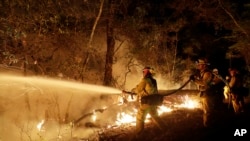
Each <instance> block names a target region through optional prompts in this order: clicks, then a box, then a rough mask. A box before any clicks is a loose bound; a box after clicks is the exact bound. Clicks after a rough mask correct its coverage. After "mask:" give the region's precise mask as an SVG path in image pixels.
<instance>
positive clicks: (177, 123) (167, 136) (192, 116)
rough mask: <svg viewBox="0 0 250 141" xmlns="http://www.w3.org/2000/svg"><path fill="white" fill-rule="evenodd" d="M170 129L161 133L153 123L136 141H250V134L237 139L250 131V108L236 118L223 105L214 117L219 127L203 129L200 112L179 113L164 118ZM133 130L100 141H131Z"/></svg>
mask: <svg viewBox="0 0 250 141" xmlns="http://www.w3.org/2000/svg"><path fill="white" fill-rule="evenodd" d="M161 117H162V119H164V121H165V122H166V124H167V126H168V129H166V130H165V131H160V130H159V129H158V128H157V127H156V126H155V125H154V124H153V123H151V122H150V123H147V124H146V126H145V127H146V128H145V130H144V132H143V133H142V134H141V135H140V136H139V137H138V138H137V139H135V140H137V141H165V140H167V141H210V140H217V139H228V138H230V139H231V140H232V139H233V140H237V141H241V140H249V139H250V133H246V134H245V135H244V136H234V134H235V131H236V129H239V130H241V129H246V130H247V131H248V132H249V131H250V124H249V119H250V105H249V103H247V105H246V111H245V113H242V114H240V115H235V114H234V113H233V109H232V107H228V104H227V103H224V104H223V105H222V107H220V108H218V111H217V113H216V115H215V117H214V118H215V119H216V125H215V126H214V127H211V128H204V127H203V125H202V111H201V110H200V109H191V110H190V109H178V110H175V111H173V112H171V113H166V114H164V115H162V116H161ZM133 131H134V126H130V127H119V128H114V129H109V130H105V131H103V132H101V133H99V140H100V141H128V140H131V138H132V136H133V133H134V132H133Z"/></svg>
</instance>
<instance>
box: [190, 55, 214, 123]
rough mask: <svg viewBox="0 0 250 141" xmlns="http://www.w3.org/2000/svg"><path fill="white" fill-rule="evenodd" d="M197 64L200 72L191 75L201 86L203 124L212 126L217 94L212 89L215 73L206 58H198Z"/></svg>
mask: <svg viewBox="0 0 250 141" xmlns="http://www.w3.org/2000/svg"><path fill="white" fill-rule="evenodd" d="M196 65H197V69H198V70H199V74H198V75H191V76H190V79H191V80H193V82H195V84H196V85H197V86H198V88H199V95H200V98H201V103H202V110H203V125H204V127H210V126H212V125H213V124H214V121H213V120H214V119H213V117H212V115H213V112H214V108H215V102H214V99H215V94H214V91H213V89H212V85H213V81H212V80H213V74H212V71H210V70H209V68H208V65H209V63H208V62H207V60H206V59H198V61H197V62H196Z"/></svg>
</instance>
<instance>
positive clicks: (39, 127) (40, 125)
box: [36, 119, 44, 131]
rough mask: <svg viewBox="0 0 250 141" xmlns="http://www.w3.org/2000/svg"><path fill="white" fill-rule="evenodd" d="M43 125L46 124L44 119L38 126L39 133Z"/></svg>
mask: <svg viewBox="0 0 250 141" xmlns="http://www.w3.org/2000/svg"><path fill="white" fill-rule="evenodd" d="M43 124H44V119H43V120H42V121H41V122H39V123H38V124H37V125H36V128H37V129H38V131H41V129H42V126H43Z"/></svg>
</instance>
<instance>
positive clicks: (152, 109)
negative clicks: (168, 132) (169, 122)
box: [136, 104, 166, 134]
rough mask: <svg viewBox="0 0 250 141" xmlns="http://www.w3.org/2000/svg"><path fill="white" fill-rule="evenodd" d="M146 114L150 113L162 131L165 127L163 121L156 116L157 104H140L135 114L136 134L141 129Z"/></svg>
mask: <svg viewBox="0 0 250 141" xmlns="http://www.w3.org/2000/svg"><path fill="white" fill-rule="evenodd" d="M147 114H150V116H151V118H152V120H153V122H154V123H155V124H156V125H157V127H159V128H160V129H161V130H162V131H164V130H165V129H166V126H165V123H164V122H163V121H162V119H161V118H160V117H159V116H158V112H157V106H152V105H148V104H141V105H140V108H139V109H138V112H137V116H136V134H140V133H141V132H142V131H143V129H144V123H145V119H146V116H147Z"/></svg>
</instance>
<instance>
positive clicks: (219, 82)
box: [212, 68, 227, 108]
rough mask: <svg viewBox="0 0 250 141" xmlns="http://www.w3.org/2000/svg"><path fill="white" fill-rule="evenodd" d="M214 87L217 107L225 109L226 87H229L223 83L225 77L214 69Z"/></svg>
mask: <svg viewBox="0 0 250 141" xmlns="http://www.w3.org/2000/svg"><path fill="white" fill-rule="evenodd" d="M212 73H213V80H212V87H213V89H214V92H215V94H216V102H217V103H216V106H217V107H220V108H223V98H224V95H223V94H224V89H223V88H224V86H225V85H227V84H225V82H223V77H222V76H221V75H220V74H219V70H218V69H217V68H214V69H213V71H212Z"/></svg>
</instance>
